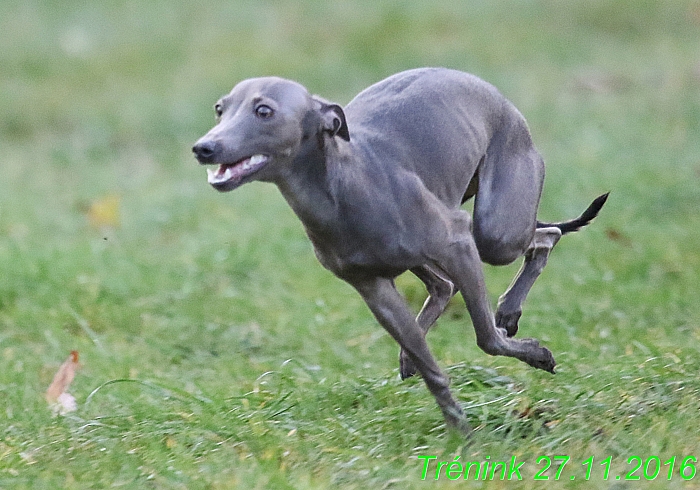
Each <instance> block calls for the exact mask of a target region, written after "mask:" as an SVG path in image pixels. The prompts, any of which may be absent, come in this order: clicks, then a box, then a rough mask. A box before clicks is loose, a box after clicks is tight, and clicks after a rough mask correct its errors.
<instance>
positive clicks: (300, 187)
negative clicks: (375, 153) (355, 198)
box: [275, 141, 345, 236]
mask: <svg viewBox="0 0 700 490" xmlns="http://www.w3.org/2000/svg"><path fill="white" fill-rule="evenodd" d="M326 143H329V141H326ZM309 146H310V145H309ZM329 152H333V153H335V154H336V155H334V156H333V158H329V155H328V153H329ZM338 153H339V149H338V147H337V146H336V144H335V143H334V142H330V144H328V145H319V146H318V147H316V146H315V145H314V148H313V149H310V150H309V151H304V152H301V153H300V154H299V155H297V156H296V157H295V158H294V160H293V161H292V162H291V165H290V167H289V170H288V171H287V172H285V173H284V175H282V176H281V177H280V178H279V179H277V180H276V182H275V183H276V184H277V187H278V188H279V190H280V192H281V193H282V196H283V197H284V198H285V200H286V201H287V203H288V204H289V206H290V207H291V208H292V210H293V211H294V213H295V214H296V215H297V216H298V217H299V219H300V220H301V222H302V223H303V224H304V227H305V228H306V230H307V233H308V234H309V236H312V235H324V234H327V233H329V232H332V228H333V227H334V226H335V224H336V223H337V213H338V205H337V202H338V195H337V188H336V186H335V184H334V183H335V182H336V181H337V172H338V171H339V169H338V168H329V165H328V162H334V164H333V165H337V164H338V163H337V162H338V161H342V160H345V159H344V158H342V157H341V158H337V156H338V155H337V154H338Z"/></svg>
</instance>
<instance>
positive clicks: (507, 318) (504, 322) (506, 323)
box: [496, 310, 523, 337]
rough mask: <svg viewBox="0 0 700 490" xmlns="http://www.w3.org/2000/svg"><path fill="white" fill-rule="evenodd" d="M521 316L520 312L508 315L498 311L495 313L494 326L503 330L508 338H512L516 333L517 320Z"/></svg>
mask: <svg viewBox="0 0 700 490" xmlns="http://www.w3.org/2000/svg"><path fill="white" fill-rule="evenodd" d="M522 314H523V312H522V310H517V311H512V312H509V313H504V312H502V311H501V310H498V311H496V326H497V327H499V328H503V329H505V331H506V333H507V335H508V337H514V336H515V334H516V333H518V320H520V316H521V315H522Z"/></svg>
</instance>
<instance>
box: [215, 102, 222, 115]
mask: <svg viewBox="0 0 700 490" xmlns="http://www.w3.org/2000/svg"><path fill="white" fill-rule="evenodd" d="M214 112H215V113H216V117H221V114H223V113H224V106H222V105H221V104H220V103H218V102H217V103H216V104H215V105H214Z"/></svg>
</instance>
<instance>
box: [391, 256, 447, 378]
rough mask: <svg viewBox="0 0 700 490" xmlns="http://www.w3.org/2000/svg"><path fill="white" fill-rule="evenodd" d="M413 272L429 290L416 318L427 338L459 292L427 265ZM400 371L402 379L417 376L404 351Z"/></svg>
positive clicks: (400, 357)
mask: <svg viewBox="0 0 700 490" xmlns="http://www.w3.org/2000/svg"><path fill="white" fill-rule="evenodd" d="M411 272H412V273H413V274H414V275H415V276H416V277H417V278H418V279H420V280H421V281H422V282H423V284H425V287H426V289H427V290H428V299H426V300H425V303H424V304H423V308H422V309H421V311H420V313H418V317H417V318H416V322H417V323H418V326H419V327H420V328H421V330H422V331H423V336H425V335H426V334H427V333H428V330H429V329H430V327H432V326H433V324H434V323H435V321H436V320H437V319H438V317H439V316H440V315H441V314H442V312H443V311H445V308H446V307H447V303H449V301H450V299H451V298H452V296H454V295H455V293H456V292H457V291H456V289H455V287H454V284H452V281H450V280H449V279H447V278H446V277H444V276H443V275H441V274H440V273H439V272H437V271H435V270H433V269H431V268H430V267H429V266H427V265H421V266H419V267H414V268H413V269H411ZM399 371H400V373H401V379H406V378H410V377H411V376H413V375H414V374H416V367H415V365H414V364H413V361H411V358H410V357H409V356H408V354H407V353H406V351H404V350H403V349H401V353H400V355H399Z"/></svg>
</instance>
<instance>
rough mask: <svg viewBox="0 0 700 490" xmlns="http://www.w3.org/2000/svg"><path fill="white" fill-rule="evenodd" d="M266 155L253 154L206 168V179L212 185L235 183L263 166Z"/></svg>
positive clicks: (265, 161)
mask: <svg viewBox="0 0 700 490" xmlns="http://www.w3.org/2000/svg"><path fill="white" fill-rule="evenodd" d="M268 159H269V157H268V156H267V155H253V156H251V157H248V158H244V159H242V160H239V161H237V162H235V163H223V164H221V165H219V166H218V167H216V168H208V169H207V180H208V181H209V183H210V184H211V185H213V186H215V187H216V186H221V185H224V184H236V183H238V182H240V181H241V180H242V179H243V178H244V177H247V176H248V175H251V174H253V173H255V172H257V171H258V170H260V169H261V168H262V167H264V166H265V164H266V163H267V161H268Z"/></svg>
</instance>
